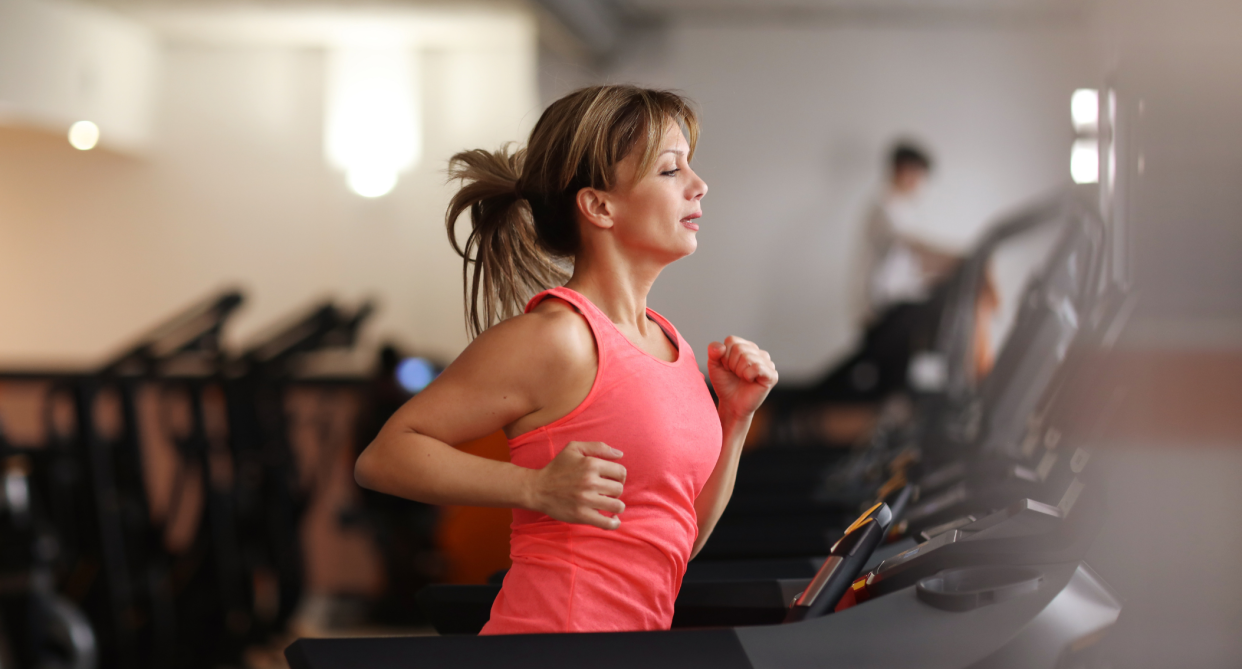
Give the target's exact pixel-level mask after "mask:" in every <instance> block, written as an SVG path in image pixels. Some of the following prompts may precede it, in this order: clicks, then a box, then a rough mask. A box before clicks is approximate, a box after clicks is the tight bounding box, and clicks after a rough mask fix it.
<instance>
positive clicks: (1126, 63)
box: [1092, 0, 1242, 350]
mask: <svg viewBox="0 0 1242 669" xmlns="http://www.w3.org/2000/svg"><path fill="white" fill-rule="evenodd" d="M1092 31H1093V40H1094V41H1095V42H1096V43H1097V44H1098V51H1099V54H1100V59H1099V60H1100V62H1101V67H1102V72H1103V73H1104V75H1105V77H1106V79H1105V80H1106V81H1107V82H1109V84H1110V85H1111V86H1113V87H1114V88H1115V89H1116V91H1117V95H1118V107H1119V114H1120V121H1121V125H1120V128H1119V135H1120V142H1119V143H1120V144H1121V147H1122V148H1123V149H1125V151H1124V153H1123V155H1122V157H1121V158H1122V159H1121V161H1120V162H1121V164H1120V165H1119V167H1118V173H1119V179H1120V180H1121V182H1122V183H1123V184H1124V185H1125V186H1126V188H1125V190H1124V193H1123V197H1122V202H1121V203H1120V204H1121V205H1122V207H1123V211H1124V213H1125V218H1126V220H1128V222H1129V229H1130V234H1131V237H1132V242H1133V260H1134V278H1135V281H1136V284H1137V286H1138V288H1139V289H1140V291H1141V302H1140V303H1139V308H1138V312H1137V314H1136V319H1135V320H1136V322H1135V323H1134V325H1133V327H1131V328H1130V331H1129V332H1128V335H1129V336H1130V339H1131V340H1132V341H1133V343H1135V344H1137V345H1141V346H1159V347H1181V348H1229V349H1235V350H1236V349H1238V348H1242V290H1239V286H1242V189H1240V188H1239V186H1240V185H1242V41H1239V40H1238V35H1240V34H1242V4H1239V3H1237V2H1230V1H1228V0H1183V1H1182V2H1176V3H1172V2H1164V1H1162V0H1126V1H1120V0H1103V1H1101V2H1099V3H1097V7H1096V11H1095V14H1094V16H1093V20H1092ZM1140 163H1141V165H1142V169H1140V167H1139V166H1140Z"/></svg>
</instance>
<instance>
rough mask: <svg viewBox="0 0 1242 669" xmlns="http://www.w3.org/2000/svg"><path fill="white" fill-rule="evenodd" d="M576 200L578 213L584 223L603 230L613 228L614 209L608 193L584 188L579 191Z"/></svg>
mask: <svg viewBox="0 0 1242 669" xmlns="http://www.w3.org/2000/svg"><path fill="white" fill-rule="evenodd" d="M575 199H576V200H577V204H578V213H579V214H580V215H581V216H582V219H583V220H584V221H586V222H587V223H588V224H590V225H593V226H595V227H597V228H600V229H603V230H607V229H610V228H612V225H613V220H612V214H613V207H612V202H611V201H610V200H609V198H608V193H607V192H605V191H602V190H596V189H594V188H583V189H581V190H579V191H578V195H577V197H576V198H575Z"/></svg>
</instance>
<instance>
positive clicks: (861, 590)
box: [833, 574, 871, 611]
mask: <svg viewBox="0 0 1242 669" xmlns="http://www.w3.org/2000/svg"><path fill="white" fill-rule="evenodd" d="M870 577H871V574H865V575H863V576H860V577H858V580H856V581H854V583H853V584H852V585H850V587H849V589H848V590H846V591H845V594H844V595H841V601H839V602H837V608H835V609H833V611H844V610H845V609H848V608H850V607H851V606H858V605H859V604H862V603H863V602H865V601H867V600H868V599H871V591H870V590H868V589H867V579H868V578H870Z"/></svg>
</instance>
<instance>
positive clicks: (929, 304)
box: [814, 291, 944, 402]
mask: <svg viewBox="0 0 1242 669" xmlns="http://www.w3.org/2000/svg"><path fill="white" fill-rule="evenodd" d="M943 307H944V299H943V297H942V295H941V292H940V291H937V292H936V293H934V294H933V296H932V297H931V299H929V300H927V301H926V302H902V303H899V304H895V305H893V306H891V307H889V308H888V309H887V310H886V311H885V312H884V313H882V314H880V316H879V318H876V319H875V320H874V321H873V322H872V323H871V325H870V326H868V328H867V331H866V333H865V334H864V335H863V342H862V346H861V347H860V348H859V349H858V350H857V351H855V352H854V353H853V354H852V355H851V356H850V357H848V358H846V359H845V361H843V362H842V363H840V364H838V365H837V366H836V367H834V368H833V369H832V371H830V372H829V373H828V375H827V376H825V377H824V379H823V380H822V381H820V382H819V383H818V384H816V385H815V388H814V395H815V396H816V399H818V400H821V401H828V402H878V401H880V400H882V399H883V398H884V397H886V396H888V395H890V394H892V393H894V392H898V391H901V390H905V389H906V387H907V385H906V370H907V369H908V368H909V366H910V358H911V357H913V356H914V354H915V353H917V352H919V351H925V350H928V349H930V348H931V347H932V345H933V344H934V342H935V336H936V326H937V325H938V322H939V318H940V314H941V312H942V311H943Z"/></svg>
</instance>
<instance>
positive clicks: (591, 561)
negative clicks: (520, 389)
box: [482, 287, 721, 634]
mask: <svg viewBox="0 0 1242 669" xmlns="http://www.w3.org/2000/svg"><path fill="white" fill-rule="evenodd" d="M547 297H557V298H560V299H562V300H564V301H565V302H568V303H569V304H571V305H573V306H574V307H575V308H576V309H577V310H578V312H579V313H581V314H582V315H583V316H584V317H585V318H586V321H587V323H588V324H589V325H590V327H591V330H592V332H593V333H594V335H595V343H596V349H597V350H598V352H599V368H598V370H597V371H596V373H595V382H594V384H593V385H592V386H591V391H590V392H589V393H588V394H587V396H586V399H584V400H583V401H582V404H579V405H578V407H577V408H575V409H574V410H573V411H571V412H570V413H569V414H568V415H566V416H564V417H563V418H560V419H559V420H556V421H554V422H552V423H549V424H548V425H545V426H543V427H540V428H537V429H535V430H531V431H530V432H527V433H526V434H523V435H521V436H519V437H516V438H514V439H511V440H510V441H509V449H510V457H511V460H512V462H513V463H514V464H517V465H521V466H523V467H529V468H532V469H538V468H542V467H543V466H544V465H546V464H548V462H550V461H551V460H552V458H553V457H555V456H556V454H557V453H560V451H561V449H562V448H564V447H565V446H566V444H568V443H569V442H571V441H602V442H604V443H606V444H608V445H610V446H612V447H614V448H616V449H618V450H620V451H622V452H623V453H624V454H625V455H624V456H622V457H621V458H620V460H618V461H619V462H620V463H621V464H623V465H625V467H626V481H625V492H623V493H622V495H621V501H623V502H625V511H624V512H622V513H621V527H620V528H619V529H617V530H602V529H598V528H595V527H591V526H589V525H578V524H571V523H564V522H561V521H558V520H553V519H552V518H549V517H548V516H546V515H544V514H541V513H536V512H533V511H526V510H522V509H515V510H514V511H513V526H512V535H511V539H510V549H509V550H510V556H511V557H512V558H513V567H512V568H511V569H510V570H509V573H508V574H507V575H506V576H505V580H504V586H503V587H502V588H501V590H500V595H499V596H498V597H497V598H496V602H495V603H494V604H493V605H492V614H491V619H490V620H489V621H488V623H487V625H486V626H485V627H484V628H483V631H482V634H520V633H537V632H599V631H629V630H658V629H668V628H669V626H670V625H671V623H672V620H673V602H674V600H676V599H677V591H678V590H679V589H680V588H681V579H682V576H683V575H684V574H685V572H686V563H687V562H688V561H689V559H690V552H691V550H692V549H693V547H694V541H695V539H696V538H697V537H698V522H697V517H696V516H695V512H694V500H695V498H696V497H698V494H699V491H701V490H702V489H703V485H704V484H705V483H706V482H707V479H708V477H709V476H710V475H711V473H712V470H713V469H714V468H715V466H716V460H717V458H718V457H719V455H720V446H721V430H720V418H719V417H718V415H717V413H716V406H715V405H714V404H713V402H712V398H711V395H710V394H709V393H708V390H707V385H706V383H704V381H703V375H702V374H701V373H700V372H699V368H698V365H697V364H696V363H695V359H694V353H693V352H691V350H690V345H689V344H687V343H686V340H684V339H682V338H681V335H680V334H678V333H677V330H676V329H674V328H673V326H672V324H671V323H669V322H668V321H667V320H665V319H664V317H662V316H660V315H659V314H657V313H656V312H654V311H652V310H650V309H648V310H647V314H648V316H649V317H650V318H651V319H652V320H654V321H655V323H656V324H657V325H659V326H660V327H661V328H662V329H663V330H664V332H665V333H666V334H667V335H668V336H669V338H670V339H671V340H672V341H674V342H676V344H677V350H678V356H677V361H676V362H671V363H670V362H665V361H663V360H660V359H658V358H654V357H652V356H651V355H649V354H647V353H645V352H644V351H642V350H641V349H639V348H638V347H637V346H635V345H634V344H633V343H631V342H630V341H629V340H628V339H626V338H625V335H623V334H621V332H620V331H619V330H618V329H617V328H616V326H615V325H613V323H612V321H611V320H609V319H608V317H607V316H605V315H604V313H603V312H602V311H600V310H599V309H597V308H596V307H595V305H594V304H591V302H590V301H589V300H587V299H586V298H585V297H583V296H582V295H580V294H579V293H576V292H574V291H572V290H570V289H568V288H563V287H562V288H553V289H552V290H547V291H544V292H542V293H539V294H538V295H536V296H535V297H534V298H532V299H531V301H530V303H529V304H527V305H526V311H528V312H529V311H530V310H531V309H533V308H534V307H535V305H537V304H539V302H540V301H542V300H543V299H545V298H547Z"/></svg>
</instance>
